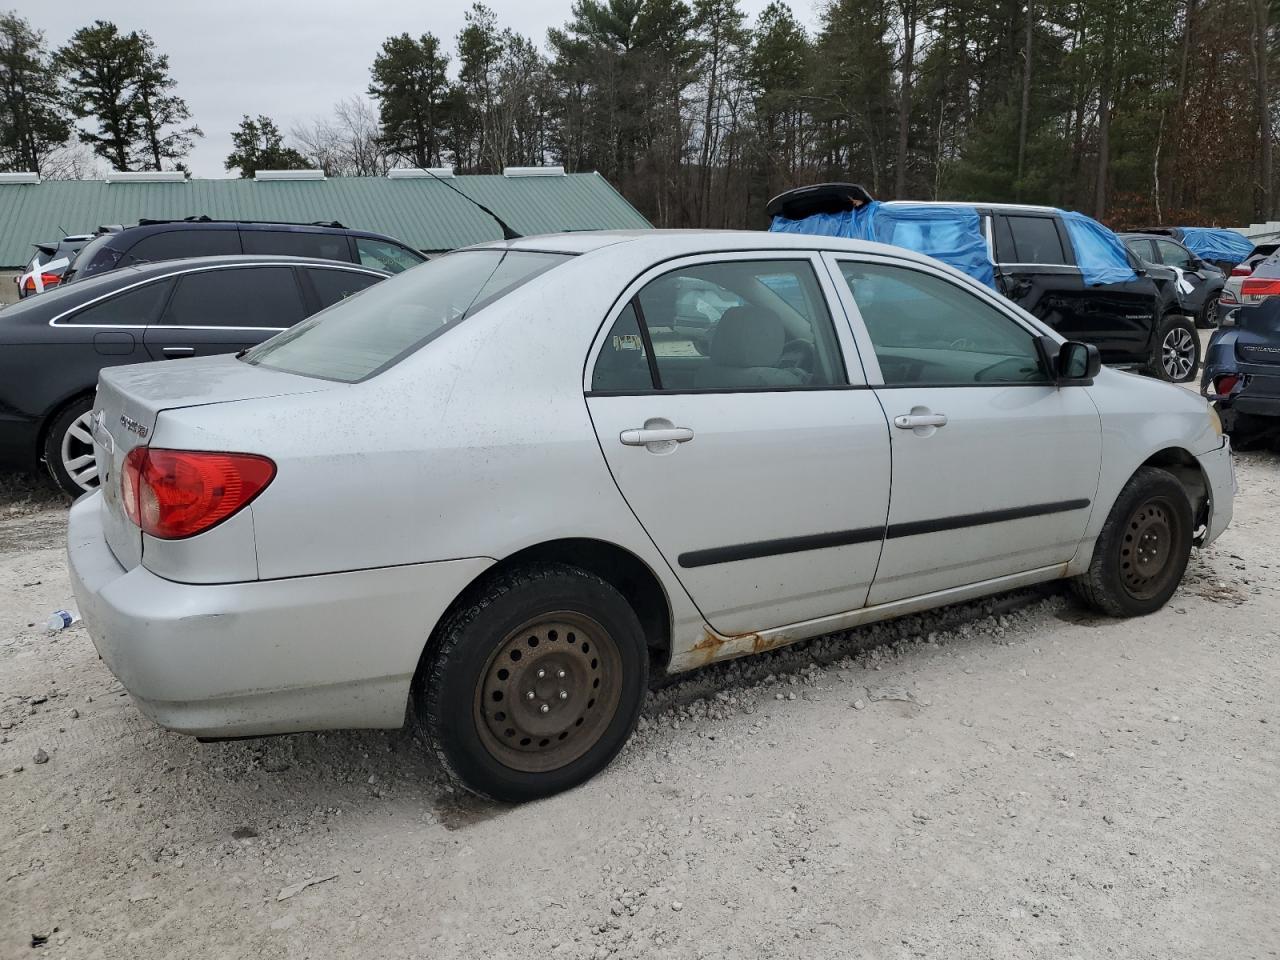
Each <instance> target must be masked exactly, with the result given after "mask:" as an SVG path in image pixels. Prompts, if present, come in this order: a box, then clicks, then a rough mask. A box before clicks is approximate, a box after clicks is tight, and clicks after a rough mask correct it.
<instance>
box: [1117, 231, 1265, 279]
mask: <svg viewBox="0 0 1280 960" xmlns="http://www.w3.org/2000/svg"><path fill="white" fill-rule="evenodd" d="M1133 232H1134V233H1144V234H1148V235H1151V236H1162V237H1169V238H1170V239H1172V240H1176V241H1178V243H1180V244H1182V245H1183V246H1184V247H1186V248H1187V249H1188V250H1190V251H1191V252H1192V253H1193V254H1195V255H1196V256H1197V257H1199V258H1200V259H1201V260H1204V261H1205V262H1207V263H1211V264H1213V265H1214V266H1215V267H1217V268H1218V269H1219V270H1221V271H1222V272H1223V273H1224V274H1225V273H1230V272H1231V268H1232V267H1234V266H1235V265H1236V264H1237V263H1239V262H1240V261H1242V260H1243V259H1244V258H1245V257H1247V256H1248V255H1249V249H1250V247H1252V246H1253V241H1251V240H1250V239H1249V238H1248V237H1246V236H1244V235H1243V234H1241V233H1239V232H1237V231H1235V230H1228V229H1226V228H1224V227H1139V228H1138V229H1137V230H1135V231H1133Z"/></svg>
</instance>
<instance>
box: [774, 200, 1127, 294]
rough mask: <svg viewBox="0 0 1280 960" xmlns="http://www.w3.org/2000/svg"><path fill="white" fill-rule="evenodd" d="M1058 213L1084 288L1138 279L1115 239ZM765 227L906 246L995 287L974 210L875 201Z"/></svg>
mask: <svg viewBox="0 0 1280 960" xmlns="http://www.w3.org/2000/svg"><path fill="white" fill-rule="evenodd" d="M1058 212H1059V213H1061V214H1062V219H1063V222H1064V223H1066V225H1067V233H1068V235H1069V236H1070V237H1071V245H1072V247H1073V248H1074V249H1075V254H1076V264H1077V265H1078V266H1079V267H1080V273H1081V275H1082V277H1083V279H1084V282H1085V283H1086V284H1088V285H1089V286H1096V285H1097V284H1100V283H1123V282H1124V281H1126V280H1133V279H1135V278H1136V277H1137V274H1136V273H1134V272H1133V267H1132V266H1130V265H1129V258H1128V256H1127V255H1126V253H1125V248H1124V244H1123V243H1121V242H1120V238H1119V237H1117V236H1116V235H1115V234H1114V233H1112V232H1111V231H1110V230H1108V229H1107V228H1106V227H1104V226H1103V225H1102V224H1100V223H1098V221H1096V220H1094V219H1092V218H1090V217H1086V216H1085V215H1084V214H1083V213H1075V212H1074V211H1071V210H1060V211H1058ZM769 229H770V230H771V231H773V232H775V233H803V234H809V235H812V236H820V237H848V238H849V239H851V240H875V241H878V242H879V243H889V244H893V245H894V246H899V247H906V248H907V249H908V250H914V251H916V252H917V253H923V254H925V255H927V256H930V257H933V258H935V259H937V260H941V261H942V262H943V263H945V264H948V265H950V266H952V267H955V268H956V269H957V270H959V271H960V272H961V273H967V274H968V275H969V276H971V277H973V278H974V279H975V280H978V281H979V282H981V283H985V284H986V285H987V286H989V287H995V270H994V268H993V266H992V263H991V255H990V251H989V250H988V247H987V240H986V237H985V236H983V233H982V218H981V217H980V216H979V215H978V211H977V210H976V209H975V208H974V207H970V206H953V205H950V204H930V203H920V204H914V203H913V204H906V205H899V204H894V203H889V204H885V203H881V202H880V201H878V200H876V201H872V202H871V203H869V204H867V205H866V206H864V207H860V208H859V209H857V210H846V211H844V212H842V213H816V214H814V215H813V216H811V217H805V218H804V219H803V220H788V219H787V218H785V217H774V218H773V223H772V224H771V225H770V227H769Z"/></svg>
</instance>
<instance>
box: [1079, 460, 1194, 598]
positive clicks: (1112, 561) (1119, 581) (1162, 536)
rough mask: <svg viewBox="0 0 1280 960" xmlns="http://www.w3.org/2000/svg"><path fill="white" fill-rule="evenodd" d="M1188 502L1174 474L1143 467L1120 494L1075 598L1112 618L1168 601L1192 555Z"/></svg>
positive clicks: (1190, 515)
mask: <svg viewBox="0 0 1280 960" xmlns="http://www.w3.org/2000/svg"><path fill="white" fill-rule="evenodd" d="M1191 537H1192V513H1191V501H1190V500H1189V499H1188V498H1187V492H1186V490H1184V489H1183V487H1182V484H1180V483H1179V482H1178V480H1177V478H1176V477H1174V476H1173V474H1171V473H1169V472H1168V471H1166V470H1161V469H1159V468H1157V467H1143V468H1142V469H1140V470H1139V471H1138V472H1137V473H1135V474H1134V475H1133V476H1132V477H1131V478H1130V480H1129V482H1128V483H1126V484H1125V486H1124V489H1123V490H1121V491H1120V496H1119V497H1117V498H1116V502H1115V505H1114V506H1112V508H1111V512H1110V513H1109V514H1108V515H1107V521H1106V523H1105V524H1103V526H1102V532H1101V533H1100V534H1098V542H1097V544H1096V545H1095V546H1094V550H1093V559H1092V560H1091V561H1090V563H1089V569H1088V571H1087V572H1085V573H1083V574H1081V575H1080V576H1078V577H1076V578H1075V580H1073V581H1072V587H1073V588H1074V590H1075V592H1076V594H1077V595H1078V596H1079V597H1080V598H1081V599H1083V600H1084V601H1085V602H1086V603H1088V604H1089V605H1090V606H1092V607H1095V608H1096V609H1098V610H1100V611H1101V612H1103V613H1106V614H1110V615H1111V616H1113V617H1138V616H1142V615H1144V614H1148V613H1152V612H1153V611H1156V610H1159V609H1160V608H1161V607H1162V606H1164V605H1165V603H1166V602H1167V601H1168V600H1169V598H1170V597H1171V596H1173V593H1174V591H1175V590H1177V589H1178V584H1179V583H1181V582H1182V574H1183V572H1184V571H1185V570H1186V568H1187V560H1188V559H1189V558H1190V556H1191Z"/></svg>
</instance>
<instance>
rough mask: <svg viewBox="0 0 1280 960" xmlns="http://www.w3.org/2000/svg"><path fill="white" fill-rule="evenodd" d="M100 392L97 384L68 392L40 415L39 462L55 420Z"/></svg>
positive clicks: (38, 435) (37, 435) (37, 455)
mask: <svg viewBox="0 0 1280 960" xmlns="http://www.w3.org/2000/svg"><path fill="white" fill-rule="evenodd" d="M97 392H98V387H97V384H94V385H93V386H92V387H90V388H89V389H87V390H77V391H76V392H75V393H72V394H68V395H67V396H65V397H63V398H62V399H61V400H59V401H58V402H57V403H55V404H53V405H52V406H51V407H49V409H48V410H47V411H45V413H44V414H43V415H42V416H41V417H40V429H39V431H37V433H36V459H37V461H39V462H43V461H44V447H45V442H46V441H47V440H48V439H49V430H50V428H51V427H52V426H53V422H54V421H55V420H57V419H58V417H59V416H61V415H62V412H63V411H64V410H66V409H67V408H68V407H70V406H72V405H73V404H76V403H79V402H80V401H82V400H86V399H88V400H92V399H93V397H94V395H95V394H96V393H97Z"/></svg>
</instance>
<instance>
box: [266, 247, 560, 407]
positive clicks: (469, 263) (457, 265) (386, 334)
mask: <svg viewBox="0 0 1280 960" xmlns="http://www.w3.org/2000/svg"><path fill="white" fill-rule="evenodd" d="M569 258H570V255H569V254H563V253H538V252H534V251H529V250H501V249H485V250H463V251H461V252H459V253H451V254H449V255H448V256H444V257H440V258H438V259H436V260H429V261H427V262H426V263H424V264H421V265H419V266H416V267H414V268H413V269H411V270H406V271H405V272H404V273H402V274H400V275H398V276H396V277H393V278H392V279H390V280H385V281H383V282H382V283H379V284H375V285H374V286H372V287H369V288H368V289H367V290H363V291H361V292H360V293H359V294H357V295H355V296H351V297H347V298H346V299H345V300H341V301H339V302H338V303H336V304H334V305H333V306H332V307H330V308H329V309H327V310H323V311H321V312H320V313H317V314H316V315H315V316H314V317H312V318H310V319H309V320H305V321H303V322H302V323H300V324H298V325H297V326H296V327H293V328H292V329H291V330H286V331H285V332H284V333H281V334H279V335H278V336H275V337H272V338H271V339H270V340H267V341H266V342H265V343H262V344H259V345H258V346H256V347H254V348H253V349H251V350H249V351H248V352H247V353H246V354H245V355H244V357H243V359H244V361H245V362H246V363H252V364H257V365H261V366H264V367H270V368H271V369H273V370H283V371H284V372H286V373H297V374H301V375H303V376H306V377H319V378H322V379H324V380H337V381H340V382H343V383H355V382H356V381H358V380H364V379H367V378H368V377H372V376H374V375H375V374H378V373H381V372H382V371H383V370H385V369H387V368H388V367H390V366H392V365H394V364H396V363H398V362H399V361H400V360H402V359H403V358H404V357H406V356H408V355H409V354H411V353H413V352H414V351H415V350H417V349H418V348H420V347H422V346H423V345H424V344H426V343H429V342H430V341H431V340H434V339H435V338H436V337H438V336H439V335H440V334H442V333H443V332H444V331H445V330H448V329H449V328H451V327H454V326H457V324H459V323H461V322H462V321H463V320H465V319H466V318H467V317H468V316H470V315H472V314H474V313H476V312H478V311H480V310H482V309H484V308H485V307H487V306H488V305H489V304H491V303H493V302H494V301H495V300H498V299H499V298H501V297H503V296H506V295H507V294H508V293H510V292H511V291H512V290H515V289H516V288H517V287H519V286H520V285H521V284H523V283H526V282H528V281H529V280H531V279H533V278H534V277H536V276H537V275H538V274H540V273H543V272H545V271H547V270H550V269H551V268H552V267H554V266H556V265H557V264H561V263H564V261H566V260H568V259H569Z"/></svg>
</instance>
